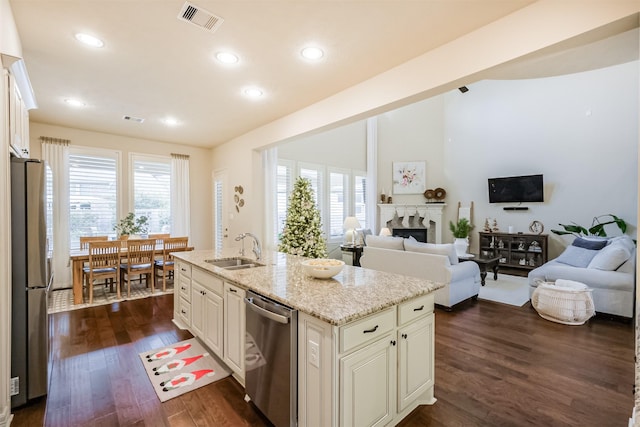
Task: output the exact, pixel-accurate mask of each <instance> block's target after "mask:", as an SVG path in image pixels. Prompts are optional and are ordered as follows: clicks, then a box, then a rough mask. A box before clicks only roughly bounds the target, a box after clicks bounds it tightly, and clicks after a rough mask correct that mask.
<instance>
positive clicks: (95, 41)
mask: <svg viewBox="0 0 640 427" xmlns="http://www.w3.org/2000/svg"><path fill="white" fill-rule="evenodd" d="M76 40H78V41H79V42H81V43H84V44H86V45H87V46H91V47H102V46H104V42H103V41H102V40H100V39H99V38H97V37H94V36H90V35H89V34H84V33H77V34H76Z"/></svg>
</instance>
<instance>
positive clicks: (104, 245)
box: [88, 240, 120, 270]
mask: <svg viewBox="0 0 640 427" xmlns="http://www.w3.org/2000/svg"><path fill="white" fill-rule="evenodd" d="M88 245H89V265H88V268H89V269H90V270H103V269H108V268H120V242H117V241H112V242H110V241H108V240H104V241H93V242H88Z"/></svg>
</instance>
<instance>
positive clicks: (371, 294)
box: [174, 250, 445, 326]
mask: <svg viewBox="0 0 640 427" xmlns="http://www.w3.org/2000/svg"><path fill="white" fill-rule="evenodd" d="M251 255H253V254H251ZM231 256H236V255H231ZM174 257H175V258H177V259H179V260H183V261H186V262H188V263H190V264H192V265H194V266H197V267H199V268H201V269H203V270H206V271H208V272H211V273H214V274H215V275H217V276H219V277H221V278H222V279H224V280H227V281H229V282H232V283H234V284H235V285H238V286H240V287H241V288H244V289H246V290H252V291H255V292H257V293H259V294H260V295H263V296H265V297H268V298H271V299H273V300H275V301H278V302H280V303H282V304H284V305H287V306H289V307H291V308H294V309H296V310H298V311H301V312H304V313H307V314H309V315H311V316H314V317H317V318H319V319H321V320H323V321H325V322H328V323H330V324H332V325H337V326H340V325H343V324H345V323H347V322H351V321H353V320H356V319H358V318H360V317H364V316H366V315H369V314H372V313H376V312H378V311H380V310H382V309H384V308H386V307H390V306H392V305H396V304H398V303H401V302H403V301H407V300H410V299H412V298H415V297H418V296H420V295H424V294H426V293H429V292H433V291H435V290H437V289H440V288H441V287H444V286H445V285H444V284H443V283H437V282H433V281H430V280H426V279H418V278H415V277H409V276H403V275H399V274H391V273H385V272H380V271H375V270H370V269H366V268H360V267H352V266H350V265H345V266H344V268H343V269H342V271H341V272H340V273H338V274H337V275H336V276H334V277H333V278H331V279H315V278H313V277H309V276H307V275H306V274H305V273H304V271H303V268H302V266H301V265H300V262H301V261H303V260H305V259H306V258H302V257H298V256H293V255H287V254H284V253H280V252H271V251H263V254H262V259H261V260H260V261H258V262H259V263H261V264H265V266H264V267H256V268H247V269H243V270H225V269H223V268H220V267H215V266H214V265H212V264H210V263H207V262H205V260H208V259H224V258H230V256H229V254H220V253H218V254H216V252H215V251H213V250H197V251H190V252H176V253H175V254H174ZM242 258H245V259H250V260H253V259H255V258H254V257H253V256H245V257H242Z"/></svg>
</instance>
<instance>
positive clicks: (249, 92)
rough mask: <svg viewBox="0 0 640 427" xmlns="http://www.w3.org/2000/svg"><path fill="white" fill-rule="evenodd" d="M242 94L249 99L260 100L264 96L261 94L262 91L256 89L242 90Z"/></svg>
mask: <svg viewBox="0 0 640 427" xmlns="http://www.w3.org/2000/svg"><path fill="white" fill-rule="evenodd" d="M244 94H245V95H246V96H248V97H249V98H260V97H261V96H262V95H264V92H262V90H261V89H258V88H257V87H249V88H246V89H245V90H244Z"/></svg>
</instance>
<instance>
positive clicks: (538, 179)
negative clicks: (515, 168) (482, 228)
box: [489, 175, 544, 203]
mask: <svg viewBox="0 0 640 427" xmlns="http://www.w3.org/2000/svg"><path fill="white" fill-rule="evenodd" d="M516 202H517V203H522V202H544V191H543V182H542V175H525V176H508V177H504V178H489V203H516Z"/></svg>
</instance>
